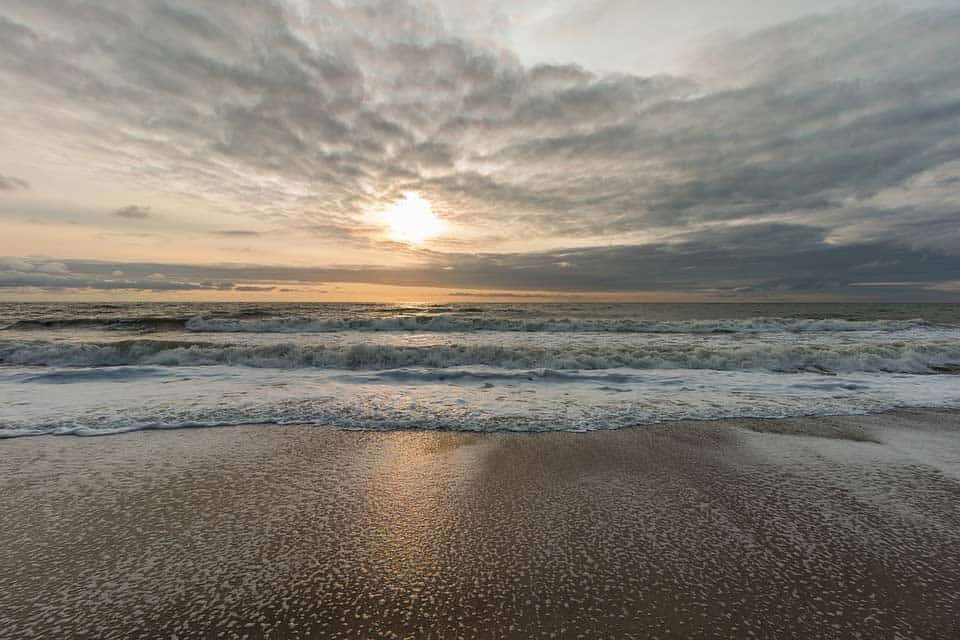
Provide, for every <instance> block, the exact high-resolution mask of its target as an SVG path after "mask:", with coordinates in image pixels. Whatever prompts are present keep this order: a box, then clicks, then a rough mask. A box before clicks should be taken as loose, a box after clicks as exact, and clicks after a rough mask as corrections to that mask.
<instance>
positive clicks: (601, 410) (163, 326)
mask: <svg viewBox="0 0 960 640" xmlns="http://www.w3.org/2000/svg"><path fill="white" fill-rule="evenodd" d="M958 373H960V304H832V303H824V304H777V303H764V304H757V303H724V304H605V303H575V304H570V303H552V304H517V303H503V304H476V303H461V304H415V305H409V304H328V303H314V304H302V303H279V304H272V303H130V304H126V303H63V304H51V303H5V304H0V436H3V437H13V436H19V435H40V434H68V433H71V434H81V435H99V434H108V433H116V432H119V431H128V430H134V429H145V428H173V427H186V426H221V425H234V424H250V423H298V424H301V423H302V424H315V425H318V426H328V427H335V428H345V429H377V430H385V429H408V428H414V429H449V430H471V431H488V430H521V431H546V430H577V431H581V430H591V429H605V428H616V427H621V426H628V425H636V424H648V423H655V422H661V421H665V420H677V419H684V418H692V419H715V418H726V417H745V416H754V417H781V416H791V415H816V414H849V413H865V412H872V411H881V410H885V409H889V408H892V407H897V406H941V407H952V406H960V375H958Z"/></svg>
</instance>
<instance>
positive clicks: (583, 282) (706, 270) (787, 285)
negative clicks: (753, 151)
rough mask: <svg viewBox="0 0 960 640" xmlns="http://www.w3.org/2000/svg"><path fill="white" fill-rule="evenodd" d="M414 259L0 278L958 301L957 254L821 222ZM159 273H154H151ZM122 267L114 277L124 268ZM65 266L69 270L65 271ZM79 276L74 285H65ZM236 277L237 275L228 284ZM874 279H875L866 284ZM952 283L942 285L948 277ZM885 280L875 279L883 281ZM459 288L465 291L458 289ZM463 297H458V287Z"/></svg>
mask: <svg viewBox="0 0 960 640" xmlns="http://www.w3.org/2000/svg"><path fill="white" fill-rule="evenodd" d="M424 258H425V264H424V265H422V266H417V267H409V268H400V269H398V268H390V269H387V268H380V267H376V266H357V267H352V268H298V267H284V266H275V267H270V266H244V265H189V264H179V265H172V264H151V263H114V262H97V261H78V260H65V261H63V264H62V265H61V266H62V267H63V271H62V272H60V273H58V274H56V275H52V276H44V277H40V276H39V275H38V274H36V273H31V271H35V270H36V268H35V265H33V263H31V264H28V265H27V266H26V267H24V266H23V264H20V266H19V267H17V264H18V263H24V261H22V260H20V261H18V260H16V259H8V260H7V261H6V262H7V263H8V266H7V271H6V272H4V271H3V266H2V265H3V264H4V262H3V260H0V288H2V287H15V286H36V287H44V286H47V285H46V284H44V283H47V282H50V283H52V284H51V285H50V286H55V287H66V286H76V287H90V288H95V289H133V288H138V286H139V285H141V284H145V285H146V286H143V288H144V289H153V290H162V289H164V288H170V289H173V288H182V289H189V288H194V289H203V288H219V289H231V288H235V290H237V291H266V290H270V289H272V288H273V287H275V286H277V285H287V284H290V283H297V284H303V285H316V284H318V283H323V282H348V283H349V282H364V283H377V284H384V285H404V286H430V287H447V288H463V289H496V290H506V291H509V290H537V291H550V292H557V293H562V292H578V291H607V292H629V291H668V292H676V293H685V294H694V295H699V296H703V297H706V298H721V299H736V298H777V297H780V298H789V297H796V296H800V295H804V294H809V293H815V294H818V295H832V296H835V297H844V298H847V299H858V298H859V299H882V298H889V297H891V296H893V297H897V298H900V299H912V300H924V299H955V300H960V257H958V256H954V255H949V254H943V253H937V252H932V251H929V250H924V249H915V248H909V247H905V246H903V245H899V244H895V243H889V242H888V243H877V242H872V243H863V244H853V245H844V246H839V245H831V244H829V243H826V242H824V232H823V231H822V230H817V229H813V228H811V227H803V226H797V225H781V224H769V225H748V226H744V227H736V228H730V229H727V230H724V231H722V232H719V233H717V232H711V233H705V232H697V233H691V234H687V235H685V236H684V237H682V238H680V239H679V240H677V239H675V240H674V241H671V242H669V243H657V244H649V245H641V246H612V247H599V248H597V247H593V248H581V249H571V250H565V251H551V252H540V253H511V254H503V253H499V254H446V253H444V254H441V253H433V254H427V255H425V256H424ZM158 271H160V272H162V273H163V274H165V276H164V277H163V278H162V279H158V278H157V277H156V276H155V275H154V274H155V273H156V272H158ZM121 272H122V275H123V277H122V278H120V277H117V275H116V274H117V273H121ZM67 273H69V276H68V275H67ZM70 282H73V283H74V284H72V285H71V284H70ZM232 283H242V284H239V285H233V284H232ZM871 283H872V284H873V285H874V286H870V284H871ZM944 283H946V284H948V285H949V286H948V287H947V288H944V287H943V286H942V285H944ZM877 285H879V286H877ZM461 293H462V292H461ZM458 295H460V294H459V293H458Z"/></svg>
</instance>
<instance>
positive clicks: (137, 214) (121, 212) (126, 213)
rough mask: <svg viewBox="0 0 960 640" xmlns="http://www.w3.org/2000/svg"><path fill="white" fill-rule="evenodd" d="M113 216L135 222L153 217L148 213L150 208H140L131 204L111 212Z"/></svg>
mask: <svg viewBox="0 0 960 640" xmlns="http://www.w3.org/2000/svg"><path fill="white" fill-rule="evenodd" d="M113 215H115V216H119V217H121V218H129V219H135V220H143V219H145V218H149V217H150V216H152V215H153V213H152V212H151V211H150V207H141V206H139V205H135V204H132V205H130V206H128V207H123V208H122V209H117V210H116V211H114V212H113Z"/></svg>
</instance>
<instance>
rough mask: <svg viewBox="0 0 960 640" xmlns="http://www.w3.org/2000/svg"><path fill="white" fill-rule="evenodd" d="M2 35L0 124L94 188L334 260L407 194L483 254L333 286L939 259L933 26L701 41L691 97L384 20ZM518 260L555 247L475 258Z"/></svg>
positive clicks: (214, 18) (613, 279) (684, 86)
mask: <svg viewBox="0 0 960 640" xmlns="http://www.w3.org/2000/svg"><path fill="white" fill-rule="evenodd" d="M0 39H2V41H3V42H4V52H5V55H4V57H3V58H2V59H0V79H2V80H3V82H4V84H5V86H13V87H16V88H17V90H16V91H12V92H5V94H4V95H3V96H2V97H0V107H3V108H4V110H5V111H13V112H17V113H21V114H25V115H24V116H23V117H25V118H27V119H28V120H30V121H31V122H32V124H33V125H34V126H35V128H36V129H37V130H38V131H40V132H48V133H49V135H51V136H59V137H64V138H67V139H69V140H70V141H71V148H72V149H74V150H75V153H77V154H78V157H81V158H82V159H83V160H84V164H85V165H88V166H89V167H90V170H92V171H98V172H102V173H105V174H110V173H111V172H113V173H117V172H120V173H121V174H122V177H124V179H129V180H133V181H135V183H136V184H138V185H143V186H144V187H145V188H155V189H158V190H161V191H172V192H175V193H180V194H184V195H188V196H190V197H193V198H201V199H205V200H207V201H209V203H210V204H211V205H213V206H215V207H216V208H217V209H218V210H224V211H228V212H231V213H236V214H239V215H245V216H248V217H251V218H253V219H255V220H257V221H258V222H268V223H269V224H271V228H274V226H275V227H276V228H278V229H286V230H287V231H289V232H297V231H308V232H310V233H313V234H315V235H317V236H318V237H322V238H324V239H326V240H329V241H336V242H338V243H342V244H344V245H346V244H348V243H364V242H368V243H369V242H372V241H371V240H370V238H371V237H372V230H371V229H370V227H369V221H368V216H369V212H370V211H371V210H375V209H377V208H378V207H382V206H383V204H384V203H385V202H388V201H390V200H391V199H393V198H396V197H399V196H400V194H402V193H403V192H405V191H417V192H419V193H420V194H421V195H422V196H423V197H425V198H427V199H428V200H430V202H431V203H433V205H434V210H436V211H437V212H438V214H440V215H441V216H442V217H444V219H447V220H450V221H451V222H452V223H454V224H455V225H458V227H460V228H463V229H466V231H467V232H470V231H472V232H474V233H476V234H483V235H482V237H483V238H485V239H487V240H485V242H487V243H488V246H482V247H477V248H476V251H478V252H480V253H479V254H478V255H473V254H461V253H459V251H462V248H461V247H460V245H457V244H456V243H455V242H454V241H450V242H448V243H447V244H446V245H443V244H439V245H437V248H438V250H446V251H447V253H446V254H443V255H441V256H430V255H426V254H424V255H422V256H421V258H422V259H423V260H424V262H423V266H422V267H420V268H411V269H406V270H400V271H399V272H398V274H397V275H389V274H387V273H381V272H380V271H378V270H376V269H366V268H364V269H361V270H360V271H359V272H358V273H363V274H364V275H363V277H367V278H374V279H376V280H377V281H381V280H383V281H386V280H390V281H411V282H418V283H425V282H430V283H438V282H447V283H451V284H452V285H453V286H466V285H471V284H478V283H482V284H483V286H496V287H503V286H508V287H511V288H517V286H518V283H523V285H524V286H525V287H530V286H532V287H534V288H537V287H539V286H544V287H564V288H566V287H572V286H578V287H587V288H591V287H593V288H596V287H600V288H603V287H612V288H614V289H616V290H622V289H625V288H628V287H640V286H642V287H659V288H669V287H696V286H699V287H700V288H704V287H716V288H723V287H728V288H731V289H730V290H734V289H736V288H737V287H752V288H753V289H752V290H759V289H757V287H766V289H765V290H779V291H782V290H790V291H793V290H795V288H796V287H800V286H802V285H804V284H806V286H809V287H811V290H813V291H824V290H826V289H838V288H839V289H842V288H843V287H845V286H846V285H845V284H844V283H846V282H852V281H853V280H852V279H851V278H850V277H849V275H848V274H845V273H843V272H842V270H843V269H851V268H853V266H854V261H855V262H856V264H864V263H867V262H870V261H871V260H883V259H887V258H889V257H890V256H898V259H903V260H908V262H909V261H910V260H913V261H914V262H913V263H910V264H916V265H919V263H920V262H921V260H920V256H927V263H926V264H928V265H930V264H938V265H940V266H941V267H943V268H944V269H947V270H948V271H950V272H951V273H952V270H953V268H954V267H953V264H954V263H953V262H952V260H953V259H952V258H949V255H952V254H954V253H957V252H960V248H958V247H960V236H958V235H957V234H958V233H960V232H957V231H956V229H957V228H960V225H958V224H957V222H958V211H957V209H956V205H955V203H956V202H957V201H958V197H960V164H958V160H960V127H958V126H957V125H958V122H960V98H958V95H960V94H958V90H960V44H958V43H960V9H957V8H955V7H944V8H939V9H928V10H916V11H903V10H896V9H883V10H850V11H842V12H833V13H827V14H822V15H816V16H812V17H808V18H804V19H800V20H795V21H792V22H789V23H786V24H782V25H778V26H775V27H772V28H769V29H766V30H763V31H760V32H757V33H752V34H747V35H745V36H742V37H734V38H725V39H722V40H716V41H715V42H713V43H712V44H711V45H709V46H708V47H706V48H705V51H704V52H703V54H702V56H701V58H700V61H701V64H700V65H699V67H698V73H697V76H696V77H694V76H690V77H676V76H654V77H639V76H635V75H629V74H601V73H595V72H593V71H591V70H588V69H585V68H581V67H579V66H577V65H574V64H550V65H538V66H525V65H524V64H522V63H521V62H520V61H519V60H518V59H517V58H516V57H515V56H514V55H513V54H511V53H510V52H509V51H508V50H505V49H503V48H497V47H494V46H491V45H490V44H489V42H488V41H484V40H482V39H474V38H472V37H471V38H467V37H463V36H461V35H458V33H454V32H453V31H451V30H450V28H449V27H447V26H446V25H445V24H444V19H443V14H442V13H441V12H440V11H438V10H436V9H435V8H433V7H432V6H431V5H430V4H428V3H425V2H413V1H409V2H407V1H403V0H390V1H387V0H369V1H367V2H349V1H348V2H340V1H336V2H335V1H334V0H317V1H316V2H312V3H309V4H307V3H299V2H292V1H291V2H283V1H278V2H271V3H252V2H243V3H223V2H215V1H213V0H197V1H195V2H189V3H187V2H178V1H174V0H171V1H169V2H146V1H138V2H126V3H115V2H107V1H106V0H93V1H90V2H85V3H63V2H56V1H54V0H31V1H30V2H26V1H25V0H24V1H19V0H15V1H13V2H10V3H5V5H4V8H3V9H2V10H0ZM44 105H51V106H50V108H49V109H47V108H46V107H44ZM63 111H66V112H69V115H70V117H68V118H66V117H61V115H60V114H61V112H63ZM115 213H116V215H120V216H122V217H127V218H145V217H148V216H149V215H150V210H149V209H148V208H146V207H140V206H137V205H132V206H130V207H125V208H124V209H121V210H119V211H117V212H115ZM744 225H745V226H746V227H749V229H752V231H750V232H749V233H748V232H746V231H744V230H742V229H741V230H738V231H729V230H728V229H729V228H731V227H741V226H744ZM746 227H745V228H746ZM254 233H255V232H247V231H244V230H243V229H236V230H225V231H222V232H219V233H218V235H223V236H228V237H229V236H236V237H243V236H245V235H250V237H254V235H253V234H254ZM751 234H752V235H751ZM633 236H644V237H645V238H646V242H647V244H643V245H639V244H637V245H635V246H629V245H630V242H631V241H630V240H629V238H631V237H633ZM518 238H523V239H529V240H530V241H531V242H532V241H534V240H537V241H542V243H543V244H545V245H549V246H562V247H571V249H569V250H563V251H559V250H558V251H552V252H546V253H542V252H541V253H531V254H520V253H513V252H511V251H506V250H502V249H501V248H500V247H499V245H498V244H497V243H507V242H509V241H510V240H514V241H515V240H516V239H518ZM634 242H635V241H634ZM737 242H740V243H746V244H745V245H743V246H741V245H737V246H734V244H735V243H737ZM751 242H755V243H758V244H757V247H763V248H764V249H765V250H766V251H767V252H768V253H762V254H757V253H756V249H757V247H754V246H750V243H751ZM590 244H594V245H597V244H599V245H606V246H609V245H615V248H600V249H596V248H590V247H589V246H588V245H590ZM621 245H622V246H621ZM717 247H721V248H724V247H725V249H723V250H721V249H719V248H717ZM504 251H506V252H505V253H504ZM684 251H686V252H687V253H686V254H684V253H683V252H684ZM497 252H500V253H499V254H498V255H494V254H496V253H497ZM774 252H775V253H774ZM744 255H751V256H756V257H755V259H754V260H753V262H746V263H744V264H743V265H742V266H740V267H738V270H736V272H731V271H730V270H731V269H732V267H730V266H729V265H726V264H721V265H720V266H719V267H718V269H717V271H718V272H719V273H720V274H725V276H724V277H723V278H720V277H716V276H715V275H712V274H711V273H708V272H707V271H706V266H705V265H708V264H711V263H708V262H706V260H707V259H708V258H711V257H712V259H716V260H739V259H741V257H742V256H744ZM684 256H685V257H686V258H689V260H690V261H691V264H686V263H684V262H683V259H686V258H684ZM814 257H816V258H817V259H818V260H819V259H822V260H826V261H828V262H831V261H832V262H833V263H835V267H836V268H837V269H840V270H841V271H840V272H837V273H834V274H827V273H824V272H823V270H824V268H823V267H821V266H819V265H817V264H815V261H814V262H811V260H813V258H814ZM848 258H849V259H848ZM616 260H621V261H622V262H620V263H617V262H616ZM561 265H566V266H561ZM783 265H792V266H793V267H795V268H796V269H798V270H799V271H798V272H797V273H796V274H791V273H786V272H784V268H783ZM70 266H71V268H73V265H72V263H71V264H70ZM448 266H453V267H454V269H453V270H452V271H451V272H450V273H446V272H445V273H437V272H436V270H438V269H439V270H442V269H443V268H444V267H448ZM691 266H692V267H693V268H692V269H688V267H691ZM674 268H678V269H686V270H687V272H692V273H696V275H697V277H698V278H699V279H700V283H699V285H698V284H697V283H696V282H694V281H692V280H691V281H687V280H685V279H684V277H683V276H681V275H678V274H677V273H676V272H675V271H673V270H672V269H674ZM915 268H917V269H921V267H920V266H916V267H915ZM123 269H124V271H126V269H125V268H123ZM157 269H162V270H163V272H164V273H168V272H169V271H168V269H167V267H166V266H158V267H157ZM429 270H434V271H429ZM471 270H472V271H471ZM211 271H212V272H216V269H212V270H211ZM428 271H429V273H428ZM770 271H772V272H773V274H776V273H782V277H781V276H779V275H772V274H768V272H770ZM332 272H336V273H340V274H341V275H342V277H348V276H350V274H351V273H352V272H351V271H349V270H347V271H344V270H332ZM685 273H686V272H685ZM810 274H813V275H810ZM146 275H149V274H146ZM194 275H197V274H194ZM768 275H769V277H767V276H768ZM888 275H889V274H888ZM654 276H655V277H654ZM935 276H936V274H935V273H933V272H930V271H926V272H924V278H923V279H922V280H923V281H927V280H928V279H929V280H931V281H932V280H933V279H935ZM358 277H360V276H358ZM763 278H766V279H767V281H768V282H769V283H770V284H767V285H763V284H762V283H761V282H760V280H761V279H763ZM459 279H462V280H463V281H464V284H463V285H461V284H456V283H458V282H459ZM511 279H513V280H511ZM902 280H903V278H900V277H896V278H892V281H902ZM910 280H913V278H910ZM468 281H469V282H468Z"/></svg>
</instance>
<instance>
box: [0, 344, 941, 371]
mask: <svg viewBox="0 0 960 640" xmlns="http://www.w3.org/2000/svg"><path fill="white" fill-rule="evenodd" d="M0 364H3V365H20V366H59V367H98V366H121V365H127V366H129V365H140V366H172V367H175V366H203V365H234V366H245V367H258V368H282V369H300V368H324V369H347V370H387V369H399V368H409V367H426V368H433V369H444V368H450V367H459V366H471V365H486V366H490V367H497V368H504V369H550V370H554V371H562V370H597V369H619V368H630V369H714V370H722V371H741V370H756V371H773V372H780V373H791V372H801V371H806V372H811V371H812V372H819V373H841V372H853V371H865V372H887V373H923V374H933V373H960V344H958V343H956V342H945V341H928V342H919V341H913V342H890V343H866V344H832V345H809V344H807V345H801V344H755V343H754V344H749V343H747V344H742V345H738V344H736V343H733V344H730V345H722V346H715V345H714V346H709V347H708V346H705V345H702V344H699V345H695V344H691V345H684V344H661V345H635V346H609V347H607V346H595V345H594V346H590V345H578V344H576V343H574V344H566V345H561V346H557V347H546V346H537V345H518V346H502V345H496V344H481V345H457V344H450V345H431V346H391V345H373V344H359V345H304V344H295V343H283V344H274V345H258V346H254V345H231V344H226V345H224V344H213V343H206V342H181V341H166V340H125V341H119V342H108V343H62V342H40V341H37V342H0Z"/></svg>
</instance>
